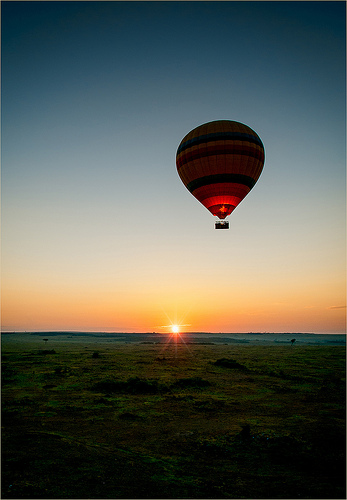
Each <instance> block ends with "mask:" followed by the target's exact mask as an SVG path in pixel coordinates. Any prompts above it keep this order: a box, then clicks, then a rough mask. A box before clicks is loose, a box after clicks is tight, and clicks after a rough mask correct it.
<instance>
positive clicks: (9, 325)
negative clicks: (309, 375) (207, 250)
mask: <svg viewBox="0 0 347 500" xmlns="http://www.w3.org/2000/svg"><path fill="white" fill-rule="evenodd" d="M218 269H219V268H216V269H215V270H214V272H213V273H211V272H210V271H206V273H205V274H204V276H202V275H201V273H200V274H199V273H197V274H194V273H192V272H191V273H190V275H188V277H187V278H185V277H184V276H183V273H182V275H180V274H179V275H178V276H177V277H175V276H173V274H172V272H171V270H168V271H165V270H162V269H159V270H158V272H157V273H156V271H155V270H154V271H153V274H152V275H151V280H149V278H148V276H147V275H146V276H144V277H143V279H142V281H141V280H139V276H138V275H136V273H134V275H131V274H129V276H128V279H127V280H126V281H125V280H122V282H121V283H120V284H119V285H117V283H116V284H115V282H114V281H113V277H112V276H111V277H110V278H107V279H106V278H103V279H101V278H98V277H96V276H95V274H94V275H92V276H91V277H90V278H89V277H87V278H86V277H84V276H83V275H82V274H81V275H80V276H78V273H77V272H75V274H74V275H73V279H68V278H67V277H66V276H64V275H63V276H55V277H54V278H53V277H51V276H49V275H47V277H46V276H43V275H41V276H40V275H39V274H38V273H37V274H36V275H35V276H33V275H31V274H30V273H27V274H26V275H25V276H24V277H18V278H17V279H16V277H15V276H13V275H12V276H10V278H11V279H9V278H8V277H6V275H4V276H3V294H2V329H3V331H40V330H41V331H45V330H51V331H54V330H55V331H57V330H61V331H63V330H66V331H73V330H75V331H77V330H78V331H100V332H103V331H105V332H106V331H108V332H112V331H114V332H117V331H122V332H153V331H156V332H158V333H160V332H168V331H170V332H172V333H176V332H174V329H175V328H176V327H177V328H178V332H177V333H179V332H182V331H184V332H189V331H195V332H199V331H205V332H217V333H218V332H226V333H229V332H230V333H232V332H239V333H243V332H245V333H247V332H251V331H253V332H262V331H268V332H293V333H294V332H313V333H315V332H317V333H345V312H346V307H345V304H344V302H343V301H344V297H345V290H344V281H343V279H340V280H336V281H335V282H333V281H329V280H328V279H326V280H323V279H322V278H321V277H317V276H314V275H313V274H312V275H310V276H309V278H310V279H309V280H307V279H306V281H305V280H302V281H301V282H300V286H298V281H297V280H296V279H295V278H296V276H295V275H294V276H293V277H292V276H291V275H290V273H287V274H286V275H285V274H284V272H283V273H282V275H279V276H278V274H276V275H275V274H274V275H273V276H271V275H270V274H269V275H268V277H267V279H265V277H263V276H262V273H261V272H260V271H258V273H256V274H252V273H251V272H249V274H247V270H246V271H245V270H244V272H243V274H242V273H240V274H238V268H237V267H236V266H235V267H234V269H233V270H232V272H230V271H228V269H225V268H221V271H220V272H219V273H218ZM163 273H164V276H162V274H163ZM76 275H77V277H76ZM215 282H218V287H217V286H216V285H215ZM259 283H261V286H259ZM5 290H6V293H4V291H5ZM159 325H166V326H165V327H163V326H159Z"/></svg>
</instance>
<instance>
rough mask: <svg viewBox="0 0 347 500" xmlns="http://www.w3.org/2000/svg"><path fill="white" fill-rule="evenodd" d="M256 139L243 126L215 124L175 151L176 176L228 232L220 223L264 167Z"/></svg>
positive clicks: (191, 135) (226, 224)
mask: <svg viewBox="0 0 347 500" xmlns="http://www.w3.org/2000/svg"><path fill="white" fill-rule="evenodd" d="M264 160H265V151H264V146H263V143H262V142H261V140H260V138H259V136H258V135H257V134H256V133H255V132H254V130H252V129H251V128H250V127H248V126H247V125H244V124H242V123H239V122H235V121H230V120H217V121H213V122H209V123H205V124H204V125H200V126H199V127H196V128H195V129H193V130H192V131H191V132H189V134H187V135H186V136H185V137H184V138H183V139H182V141H181V143H180V145H179V146H178V149H177V155H176V165H177V171H178V175H179V176H180V178H181V180H182V182H183V184H184V185H185V186H186V188H187V189H188V191H190V192H191V193H192V195H193V196H195V198H196V199H197V200H199V201H200V202H201V203H202V204H203V205H204V206H205V207H206V208H207V209H208V210H209V211H210V212H211V213H212V214H213V215H215V216H216V217H218V218H219V219H220V220H219V221H217V222H216V225H215V227H216V229H228V228H229V222H228V221H225V220H224V219H225V218H226V217H227V216H228V215H230V214H231V212H232V211H233V210H234V209H235V208H236V207H237V205H238V204H239V203H240V202H241V201H242V200H243V199H244V197H245V196H246V195H247V194H248V193H249V192H250V190H251V189H252V188H253V186H254V185H255V183H256V182H257V180H258V178H259V176H260V174H261V172H262V170H263V166H264Z"/></svg>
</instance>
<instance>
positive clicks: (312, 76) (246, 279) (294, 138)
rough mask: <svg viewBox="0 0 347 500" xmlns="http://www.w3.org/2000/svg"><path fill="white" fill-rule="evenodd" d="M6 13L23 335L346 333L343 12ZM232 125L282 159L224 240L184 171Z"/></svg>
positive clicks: (13, 300) (10, 160)
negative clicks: (187, 155)
mask: <svg viewBox="0 0 347 500" xmlns="http://www.w3.org/2000/svg"><path fill="white" fill-rule="evenodd" d="M1 6H2V227H3V229H2V262H3V263H2V268H3V271H2V272H3V292H2V296H3V307H2V311H3V320H2V322H3V328H4V329H10V330H20V329H23V330H29V329H91V330H102V331H104V330H105V329H111V330H112V329H117V330H125V331H135V330H136V331H144V330H146V331H147V330H155V329H156V328H157V327H158V325H159V326H160V325H161V324H162V325H164V324H166V323H167V319H165V316H170V317H176V318H177V321H180V318H181V317H185V318H186V319H185V320H184V323H188V324H191V325H192V326H191V329H192V330H195V331H196V330H209V331H258V330H259V331H293V332H294V331H322V332H331V333H335V332H340V331H344V324H345V321H344V313H345V309H344V305H345V187H346V184H345V135H346V128H345V109H346V107H345V3H344V2H324V1H322V2H315V1H312V2H282V1H280V2H277V1H274V2H247V1H246V2H233V1H231V2H112V1H111V2H84V1H81V2H45V1H43V2H31V1H28V2H6V1H3V2H2V4H1ZM216 119H230V120H236V121H240V122H242V123H245V124H247V125H248V126H250V127H251V128H253V129H254V130H255V131H256V132H257V133H258V135H259V136H260V137H261V139H262V141H263V143H264V146H265V151H266V160H265V167H264V171H263V173H262V175H261V177H260V179H259V181H258V183H257V185H256V186H255V188H254V189H253V190H252V192H251V193H250V194H249V196H248V197H247V198H246V199H245V200H244V201H243V202H242V203H241V204H240V206H239V207H238V208H237V209H236V210H235V212H234V213H233V214H232V215H231V217H230V230H229V231H225V232H224V231H222V232H220V231H215V230H214V218H213V217H212V216H211V214H210V213H209V212H208V211H207V210H206V209H205V208H204V207H203V206H202V205H200V204H199V203H198V202H197V200H195V199H194V198H193V197H192V196H191V195H190V193H189V192H188V191H187V190H186V188H185V187H184V186H183V184H182V183H181V181H180V179H179V177H178V175H177V173H176V167H175V154H176V150H177V147H178V144H179V143H180V141H181V139H182V138H183V137H184V136H185V135H186V134H187V133H188V132H189V131H190V130H191V129H193V128H194V127H196V126H198V125H200V124H202V123H205V122H208V121H211V120H216ZM220 233H222V234H220ZM163 311H164V319H163V318H162V316H163Z"/></svg>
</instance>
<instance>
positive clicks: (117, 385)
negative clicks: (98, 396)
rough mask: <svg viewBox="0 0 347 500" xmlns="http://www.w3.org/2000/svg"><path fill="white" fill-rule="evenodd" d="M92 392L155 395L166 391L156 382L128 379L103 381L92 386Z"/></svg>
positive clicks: (135, 378) (164, 387)
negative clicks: (124, 380) (123, 380)
mask: <svg viewBox="0 0 347 500" xmlns="http://www.w3.org/2000/svg"><path fill="white" fill-rule="evenodd" d="M92 390H94V391H98V392H105V393H107V392H110V393H111V392H120V393H123V394H124V393H125V394H157V393H158V392H165V391H167V387H166V386H164V385H162V384H159V383H158V381H157V380H147V379H140V378H139V377H133V378H129V379H128V380H127V381H126V382H122V381H120V380H104V381H100V382H97V383H96V384H94V385H93V387H92Z"/></svg>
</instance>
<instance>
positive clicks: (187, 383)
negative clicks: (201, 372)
mask: <svg viewBox="0 0 347 500" xmlns="http://www.w3.org/2000/svg"><path fill="white" fill-rule="evenodd" d="M209 385H211V383H210V382H209V381H208V380H204V379H202V378H201V377H191V378H179V379H178V380H177V381H176V382H175V383H174V384H173V387H179V388H180V389H184V388H186V387H195V388H201V387H208V386H209Z"/></svg>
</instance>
